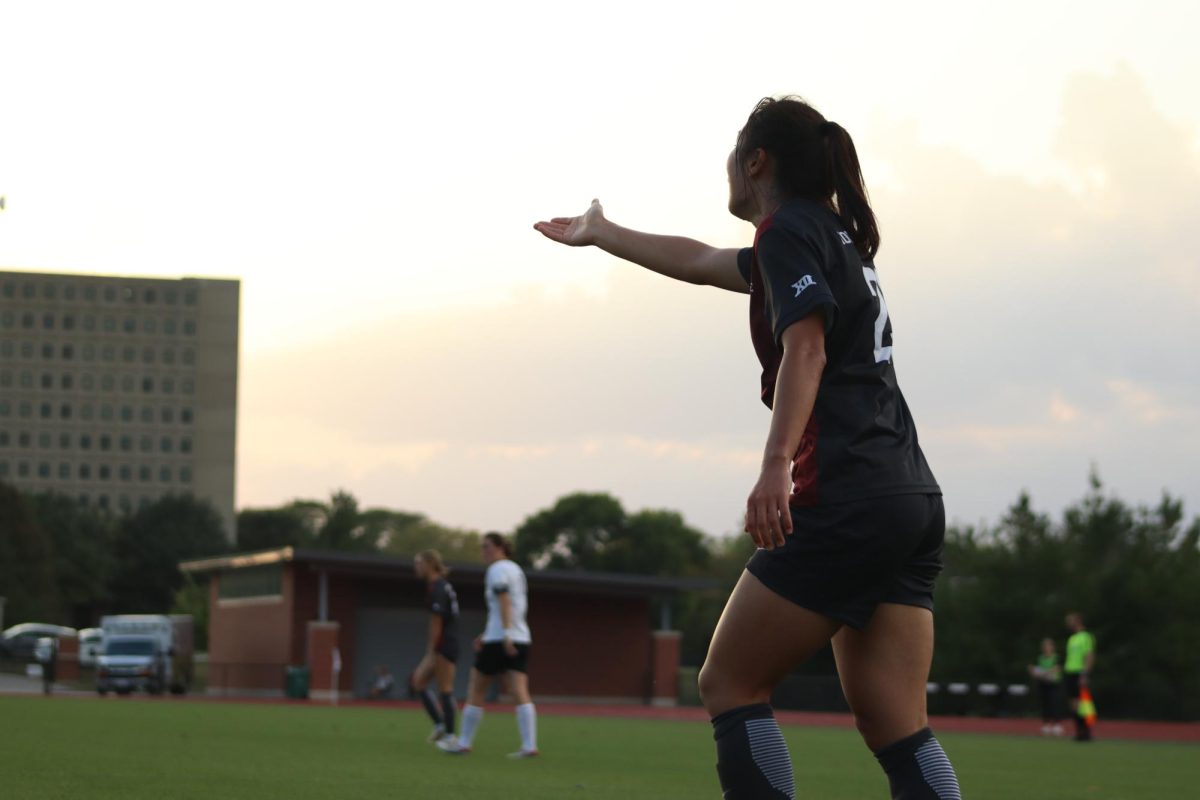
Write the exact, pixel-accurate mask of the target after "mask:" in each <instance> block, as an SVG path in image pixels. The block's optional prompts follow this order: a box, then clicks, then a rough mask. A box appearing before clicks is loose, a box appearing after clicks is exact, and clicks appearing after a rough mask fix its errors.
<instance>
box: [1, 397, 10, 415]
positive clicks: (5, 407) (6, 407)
mask: <svg viewBox="0 0 1200 800" xmlns="http://www.w3.org/2000/svg"><path fill="white" fill-rule="evenodd" d="M11 414H12V403H11V402H10V401H8V400H0V417H7V416H9V415H11Z"/></svg>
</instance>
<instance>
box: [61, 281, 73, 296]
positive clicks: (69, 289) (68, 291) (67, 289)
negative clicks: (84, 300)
mask: <svg viewBox="0 0 1200 800" xmlns="http://www.w3.org/2000/svg"><path fill="white" fill-rule="evenodd" d="M63 299H64V300H74V299H75V284H73V283H68V284H67V285H66V286H64V287H63Z"/></svg>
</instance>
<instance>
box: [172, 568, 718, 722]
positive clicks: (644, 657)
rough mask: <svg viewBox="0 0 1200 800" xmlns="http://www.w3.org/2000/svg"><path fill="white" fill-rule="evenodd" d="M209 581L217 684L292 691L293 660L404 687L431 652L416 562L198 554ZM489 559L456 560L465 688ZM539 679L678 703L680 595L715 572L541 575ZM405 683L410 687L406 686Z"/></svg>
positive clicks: (345, 682) (347, 686) (537, 597)
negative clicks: (288, 677) (287, 684)
mask: <svg viewBox="0 0 1200 800" xmlns="http://www.w3.org/2000/svg"><path fill="white" fill-rule="evenodd" d="M180 568H181V569H182V570H183V571H184V572H187V573H190V574H192V575H194V576H198V577H199V576H208V578H209V612H210V617H209V652H208V657H209V666H208V686H209V691H210V692H214V693H239V694H243V693H244V694H282V692H283V689H284V675H285V672H286V668H287V667H288V666H299V665H306V666H308V667H309V669H310V673H311V689H312V696H313V697H314V698H317V699H319V698H327V697H329V696H330V694H331V690H332V688H333V675H332V672H333V666H334V664H335V657H334V653H333V650H334V648H335V647H336V648H337V653H338V656H337V659H338V660H340V667H341V669H340V675H339V678H338V682H337V690H338V692H340V693H345V694H350V695H355V696H363V695H365V694H366V693H367V690H368V688H369V687H370V685H371V682H372V680H373V678H374V674H375V669H376V667H377V666H381V665H382V666H386V667H387V668H388V669H390V670H391V672H392V674H393V675H394V676H395V677H396V680H397V683H398V684H400V685H403V683H404V679H405V677H406V676H407V675H408V674H409V673H410V672H411V670H412V669H413V667H415V666H416V664H417V661H418V660H419V659H420V657H421V655H422V653H423V652H424V647H425V637H426V632H427V630H428V611H427V610H426V607H425V585H424V583H423V582H422V581H420V580H419V579H418V578H417V577H416V575H415V574H414V572H413V568H412V562H411V560H410V559H407V558H397V557H391V556H382V555H375V554H358V553H338V552H322V551H315V550H302V549H297V548H291V547H285V548H280V549H278V550H269V551H265V552H259V553H246V554H235V555H229V556H223V557H219V558H210V559H203V560H199V561H188V562H185V563H183V564H181V565H180ZM483 575H484V567H483V566H482V565H478V564H475V565H461V566H456V567H454V568H453V571H452V572H451V575H450V581H451V583H453V585H454V587H455V589H456V591H457V593H458V598H459V604H460V607H461V618H460V621H459V624H460V631H459V633H460V637H459V638H460V646H461V653H460V656H459V660H458V664H459V670H458V690H459V693H460V694H461V693H463V692H464V691H465V687H466V678H467V673H468V672H469V667H470V665H471V660H472V652H471V640H472V639H473V638H474V636H475V635H476V634H478V633H480V632H481V631H482V630H483V623H484V619H485V616H486V609H485V605H484V598H483ZM527 575H528V581H529V626H530V629H531V630H532V631H533V653H532V656H531V659H530V667H529V679H530V686H531V688H532V689H533V690H534V694H535V696H536V697H538V698H540V699H543V700H551V699H555V700H559V699H563V700H565V699H570V700H583V701H593V702H650V703H658V704H671V703H673V702H674V699H675V697H676V694H677V685H676V675H677V671H678V667H679V634H678V632H676V631H672V630H670V618H669V613H668V611H667V609H668V608H669V604H668V603H667V602H665V601H668V600H669V599H670V598H671V596H672V595H674V594H675V593H676V592H678V591H682V590H690V589H704V588H710V583H709V582H708V581H696V580H688V579H670V578H654V577H647V576H640V575H616V574H602V573H582V572H564V571H553V570H543V571H529V572H528V573H527ZM398 691H399V690H398Z"/></svg>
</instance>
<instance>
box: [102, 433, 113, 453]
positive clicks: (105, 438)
mask: <svg viewBox="0 0 1200 800" xmlns="http://www.w3.org/2000/svg"><path fill="white" fill-rule="evenodd" d="M100 449H101V450H111V449H112V437H111V436H109V435H108V434H107V433H102V434H100Z"/></svg>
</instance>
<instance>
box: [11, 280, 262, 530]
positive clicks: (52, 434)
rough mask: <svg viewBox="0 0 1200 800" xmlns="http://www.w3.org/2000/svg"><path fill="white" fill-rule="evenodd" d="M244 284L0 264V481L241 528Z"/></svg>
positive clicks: (118, 509)
mask: <svg viewBox="0 0 1200 800" xmlns="http://www.w3.org/2000/svg"><path fill="white" fill-rule="evenodd" d="M239 292H240V283H239V282H238V281H235V280H209V279H202V278H184V279H182V280H174V279H167V278H122V277H107V276H94V275H60V274H46V273H32V272H3V271H0V481H4V482H6V483H9V484H11V485H14V486H16V487H17V488H19V489H21V490H23V491H34V492H36V491H48V490H53V491H57V492H62V493H64V494H67V495H69V496H71V497H74V498H76V499H77V500H78V501H79V502H81V503H84V504H87V505H89V506H93V507H97V508H101V509H108V510H111V511H113V512H122V511H131V510H133V509H135V508H137V507H138V506H140V505H144V504H146V503H149V502H151V501H153V500H155V499H157V498H159V497H162V496H163V495H166V494H170V493H190V494H193V495H195V496H197V497H200V498H204V499H207V500H209V501H210V502H212V504H213V505H214V507H215V508H216V509H217V511H218V512H219V513H220V515H221V519H222V520H223V522H224V524H225V530H226V535H227V536H229V537H230V538H231V539H232V538H233V536H234V533H235V530H236V529H235V521H234V456H235V437H236V432H237V373H238V303H239Z"/></svg>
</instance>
